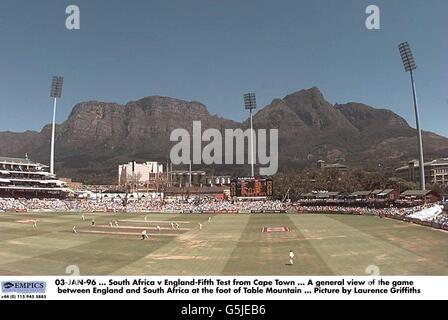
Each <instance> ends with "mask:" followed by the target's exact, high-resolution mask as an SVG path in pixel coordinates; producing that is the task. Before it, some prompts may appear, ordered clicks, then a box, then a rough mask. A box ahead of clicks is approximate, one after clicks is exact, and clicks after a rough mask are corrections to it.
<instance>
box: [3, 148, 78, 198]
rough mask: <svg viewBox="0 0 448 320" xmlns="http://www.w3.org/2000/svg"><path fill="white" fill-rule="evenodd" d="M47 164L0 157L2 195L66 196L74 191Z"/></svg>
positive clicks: (28, 196) (11, 196) (32, 196)
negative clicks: (49, 169)
mask: <svg viewBox="0 0 448 320" xmlns="http://www.w3.org/2000/svg"><path fill="white" fill-rule="evenodd" d="M46 168H48V167H47V166H45V165H43V164H40V163H37V162H33V161H31V160H29V159H17V158H5V157H0V197H2V198H64V197H67V196H68V195H69V194H70V193H71V192H72V191H71V190H70V189H69V188H67V185H66V183H65V182H63V181H61V180H58V179H57V178H56V175H54V174H51V173H49V172H47V171H46V170H45V169H46Z"/></svg>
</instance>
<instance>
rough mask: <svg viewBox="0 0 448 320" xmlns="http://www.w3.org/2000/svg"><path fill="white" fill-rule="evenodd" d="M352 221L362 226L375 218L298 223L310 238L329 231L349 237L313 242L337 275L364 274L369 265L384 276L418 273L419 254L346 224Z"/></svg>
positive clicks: (329, 218) (299, 219)
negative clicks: (374, 266)
mask: <svg viewBox="0 0 448 320" xmlns="http://www.w3.org/2000/svg"><path fill="white" fill-rule="evenodd" d="M352 219H358V220H360V221H359V223H361V224H362V223H366V221H365V220H364V219H368V220H369V219H375V217H354V216H344V218H341V221H342V222H341V221H339V220H338V219H334V216H327V215H325V216H323V217H321V219H320V220H319V221H320V223H319V225H316V224H315V221H313V219H312V217H305V216H302V217H297V218H296V219H294V222H295V223H296V225H297V226H298V227H299V228H301V231H302V232H303V234H304V235H305V236H306V237H307V238H315V237H322V236H324V235H325V234H326V233H328V232H332V233H335V232H336V233H339V234H344V235H346V238H345V239H344V238H341V239H338V238H335V239H332V240H331V241H325V240H309V242H310V244H311V245H312V246H313V248H314V249H315V250H316V252H317V253H318V254H319V255H320V256H321V257H322V259H323V260H324V261H325V262H326V264H327V265H328V266H329V267H330V268H331V269H332V271H333V272H334V273H335V274H340V275H363V274H365V269H366V268H367V267H368V266H369V265H376V266H378V267H379V268H380V272H381V274H395V275H398V274H405V272H404V270H406V269H407V270H408V271H409V272H413V271H412V270H417V269H416V268H414V266H412V264H415V263H416V262H417V261H418V260H419V256H418V255H417V254H416V253H415V252H411V251H408V250H404V249H402V248H400V247H399V246H397V245H396V244H394V243H393V242H389V241H387V240H386V239H381V238H376V237H373V236H371V235H370V234H368V233H365V232H363V231H362V230H360V229H358V228H357V227H356V223H355V224H354V225H353V226H350V225H348V224H346V223H345V221H350V220H352ZM376 219H377V218H376ZM352 221H354V220H352ZM386 223H387V224H390V222H386ZM383 227H384V226H383ZM389 227H390V226H389ZM422 272H424V268H423V269H422Z"/></svg>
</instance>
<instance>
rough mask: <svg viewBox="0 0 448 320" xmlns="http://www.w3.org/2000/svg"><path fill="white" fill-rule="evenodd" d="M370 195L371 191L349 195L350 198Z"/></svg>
mask: <svg viewBox="0 0 448 320" xmlns="http://www.w3.org/2000/svg"><path fill="white" fill-rule="evenodd" d="M371 193H372V191H355V192H353V193H352V194H351V196H354V197H355V196H368V195H370V194H371Z"/></svg>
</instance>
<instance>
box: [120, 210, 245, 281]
mask: <svg viewBox="0 0 448 320" xmlns="http://www.w3.org/2000/svg"><path fill="white" fill-rule="evenodd" d="M186 218H187V217H186ZM249 218H250V216H249V215H232V214H223V215H216V216H214V218H213V219H212V221H211V222H208V215H204V214H188V219H189V220H190V221H191V222H194V223H199V222H201V223H202V224H203V229H202V230H199V229H193V230H191V231H189V232H187V233H184V234H182V235H180V236H179V237H177V238H174V239H173V240H172V241H170V242H167V243H166V244H165V245H163V246H161V247H159V248H158V249H157V250H154V251H152V252H151V253H150V254H148V255H146V256H145V257H143V258H142V259H140V260H138V261H136V262H134V263H132V264H129V265H127V266H125V267H123V268H121V269H119V270H117V271H116V272H114V274H116V275H119V274H136V275H142V274H146V275H221V274H223V269H224V268H225V265H226V263H227V261H228V259H229V258H230V256H231V255H232V252H233V251H234V248H235V247H236V246H237V245H238V241H239V238H240V235H241V233H242V232H243V231H244V229H245V227H246V224H247V222H248V221H249Z"/></svg>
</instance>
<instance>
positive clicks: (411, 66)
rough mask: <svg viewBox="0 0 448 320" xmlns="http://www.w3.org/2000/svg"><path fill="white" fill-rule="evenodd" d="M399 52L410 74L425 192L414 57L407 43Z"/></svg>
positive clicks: (422, 183) (404, 43) (421, 175)
mask: <svg viewBox="0 0 448 320" xmlns="http://www.w3.org/2000/svg"><path fill="white" fill-rule="evenodd" d="M398 49H399V50H400V55H401V59H402V60H403V65H404V70H405V71H406V72H409V73H410V74H411V85H412V97H413V99H414V111H415V121H416V123H417V135H418V154H419V170H420V189H421V190H425V188H426V187H425V184H426V183H425V162H424V157H423V142H422V131H421V128H420V116H419V112H418V102H417V92H416V88H415V81H414V72H413V71H414V70H415V69H417V66H416V64H415V60H414V56H413V55H412V51H411V47H410V46H409V43H408V42H403V43H400V45H399V46H398Z"/></svg>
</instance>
